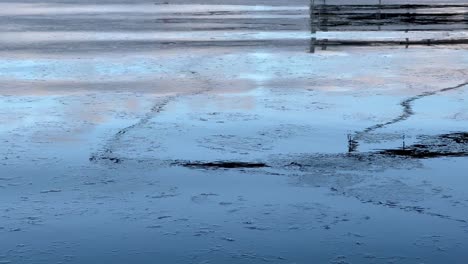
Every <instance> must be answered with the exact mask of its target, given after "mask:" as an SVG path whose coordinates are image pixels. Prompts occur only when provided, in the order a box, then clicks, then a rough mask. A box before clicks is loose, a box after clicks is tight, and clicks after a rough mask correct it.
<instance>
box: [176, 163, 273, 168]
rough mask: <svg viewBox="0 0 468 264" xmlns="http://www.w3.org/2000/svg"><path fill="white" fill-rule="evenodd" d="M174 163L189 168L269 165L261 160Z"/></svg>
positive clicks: (263, 166)
mask: <svg viewBox="0 0 468 264" xmlns="http://www.w3.org/2000/svg"><path fill="white" fill-rule="evenodd" d="M173 164H175V165H181V166H184V167H189V168H200V169H210V168H211V169H245V168H265V167H269V166H268V165H267V164H265V163H262V162H240V161H214V162H175V163H173Z"/></svg>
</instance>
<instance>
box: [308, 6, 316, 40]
mask: <svg viewBox="0 0 468 264" xmlns="http://www.w3.org/2000/svg"><path fill="white" fill-rule="evenodd" d="M309 16H310V31H311V32H312V34H315V32H317V28H316V24H315V0H310V6H309Z"/></svg>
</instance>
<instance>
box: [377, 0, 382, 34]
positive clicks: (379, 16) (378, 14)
mask: <svg viewBox="0 0 468 264" xmlns="http://www.w3.org/2000/svg"><path fill="white" fill-rule="evenodd" d="M381 8H382V0H379V10H378V11H377V25H378V30H379V31H380V30H381V27H380V25H381V22H382V10H381Z"/></svg>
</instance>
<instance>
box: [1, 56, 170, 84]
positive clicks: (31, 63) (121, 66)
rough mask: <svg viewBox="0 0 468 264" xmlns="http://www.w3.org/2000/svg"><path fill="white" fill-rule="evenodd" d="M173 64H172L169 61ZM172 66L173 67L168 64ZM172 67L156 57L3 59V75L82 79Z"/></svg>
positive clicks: (156, 71) (154, 71) (163, 69)
mask: <svg viewBox="0 0 468 264" xmlns="http://www.w3.org/2000/svg"><path fill="white" fill-rule="evenodd" d="M168 66H169V65H168ZM167 68H169V69H170V67H167ZM167 70H168V69H165V68H162V67H158V63H157V61H155V60H145V59H138V60H133V61H116V60H41V59H40V60H6V61H5V60H4V61H2V60H0V78H6V79H23V80H36V79H49V80H63V79H82V80H89V79H95V78H97V77H113V76H120V77H122V78H126V77H128V76H126V75H133V76H132V78H135V77H139V76H141V75H151V74H164V73H165V71H167Z"/></svg>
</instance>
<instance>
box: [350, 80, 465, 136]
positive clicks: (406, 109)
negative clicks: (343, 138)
mask: <svg viewBox="0 0 468 264" xmlns="http://www.w3.org/2000/svg"><path fill="white" fill-rule="evenodd" d="M466 85H468V82H464V83H461V84H458V85H456V86H452V87H447V88H443V89H440V90H436V91H432V92H425V93H422V94H419V95H416V96H413V97H410V98H408V99H406V100H404V101H402V102H401V103H400V106H401V107H402V108H403V112H402V114H401V115H399V116H398V117H396V118H394V119H392V120H390V121H388V122H385V123H380V124H376V125H373V126H370V127H368V128H366V129H364V130H363V131H360V132H356V133H355V135H354V137H353V138H352V139H353V140H354V141H359V140H361V139H362V137H363V136H364V135H365V134H368V133H370V132H373V131H375V130H377V129H381V128H384V127H386V126H389V125H393V124H396V123H398V122H402V121H405V120H406V119H408V118H410V117H411V116H412V115H414V110H413V103H414V102H415V101H416V100H419V99H422V98H425V97H429V96H432V95H436V94H439V93H444V92H448V91H452V90H456V89H460V88H462V87H464V86H466Z"/></svg>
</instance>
